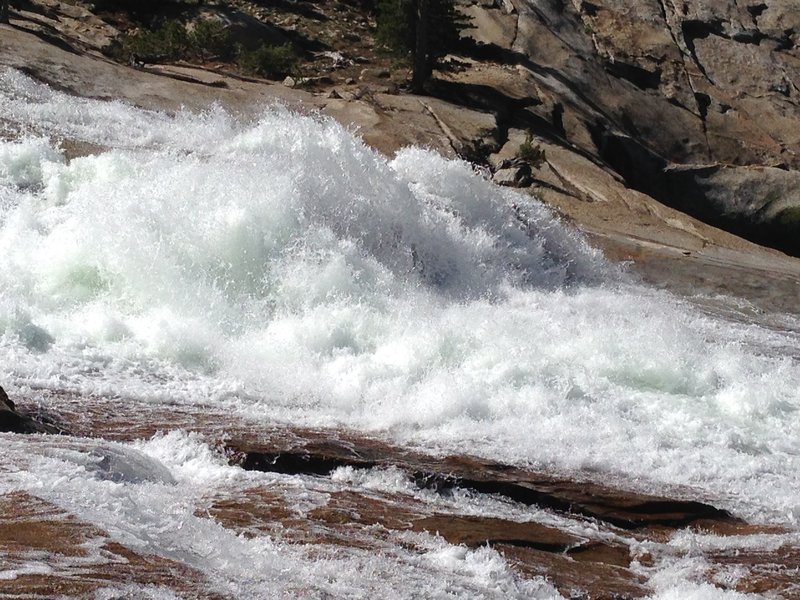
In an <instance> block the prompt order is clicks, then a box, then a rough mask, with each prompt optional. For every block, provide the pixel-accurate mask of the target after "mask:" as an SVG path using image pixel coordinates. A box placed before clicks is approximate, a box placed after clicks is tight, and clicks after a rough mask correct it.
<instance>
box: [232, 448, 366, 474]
mask: <svg viewBox="0 0 800 600" xmlns="http://www.w3.org/2000/svg"><path fill="white" fill-rule="evenodd" d="M234 462H235V464H238V466H240V467H241V468H243V469H244V470H245V471H262V472H266V473H281V474H284V475H329V474H330V473H331V471H333V470H335V469H338V468H339V467H355V468H359V469H369V468H371V467H375V466H377V463H373V462H370V461H359V460H357V459H344V458H339V457H330V456H318V455H313V454H308V453H305V452H278V453H274V454H271V453H260V452H251V453H246V454H243V455H241V456H239V457H237V458H236V460H235V461H234Z"/></svg>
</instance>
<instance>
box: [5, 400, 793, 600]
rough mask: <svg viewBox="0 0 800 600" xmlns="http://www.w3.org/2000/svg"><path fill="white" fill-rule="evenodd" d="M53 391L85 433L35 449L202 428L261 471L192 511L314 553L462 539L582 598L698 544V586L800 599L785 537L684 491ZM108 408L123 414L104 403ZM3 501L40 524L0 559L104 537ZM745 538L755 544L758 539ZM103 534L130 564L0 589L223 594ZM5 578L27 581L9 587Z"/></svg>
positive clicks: (8, 532) (633, 582) (56, 404)
mask: <svg viewBox="0 0 800 600" xmlns="http://www.w3.org/2000/svg"><path fill="white" fill-rule="evenodd" d="M47 394H48V392H46V391H41V392H39V393H38V394H37V395H47ZM49 394H50V395H49V396H48V398H47V401H48V404H49V405H50V406H52V407H53V409H54V410H57V411H58V413H59V414H60V415H61V417H62V420H63V422H64V423H65V424H66V425H67V426H68V427H69V428H70V429H71V430H72V431H73V432H74V433H75V434H76V436H88V437H87V438H83V439H81V438H80V437H75V438H66V437H63V436H54V437H41V438H38V439H37V444H38V446H39V447H41V448H43V449H44V448H48V447H50V446H53V447H54V448H60V447H64V448H70V449H71V450H73V451H74V450H76V449H78V448H81V447H83V446H86V447H91V444H92V443H93V442H92V439H91V438H98V437H101V438H103V439H104V440H117V441H129V440H135V439H142V438H147V437H149V436H151V435H153V434H154V433H156V432H157V431H161V432H165V431H169V430H171V429H176V428H180V429H183V430H186V431H194V432H196V433H197V434H198V435H200V436H201V437H202V438H203V439H205V440H206V441H207V443H209V444H210V445H211V446H212V447H215V448H218V452H219V453H220V455H221V456H224V457H225V460H226V461H227V462H229V463H230V464H231V465H234V466H238V467H240V468H243V469H252V470H260V471H263V472H265V473H268V474H271V475H270V477H269V479H268V481H265V482H264V483H261V484H257V485H256V484H252V483H251V484H249V486H245V487H236V486H234V487H232V488H231V489H229V490H226V489H217V490H216V491H215V492H213V493H210V494H208V495H207V496H206V497H205V498H203V499H201V500H200V501H199V502H198V503H197V505H196V515H197V516H198V517H201V518H204V519H205V518H207V519H211V520H213V521H214V522H216V523H217V524H219V525H221V526H222V527H224V528H225V529H228V530H230V531H233V532H235V533H239V534H242V535H244V536H246V537H250V538H257V537H259V536H268V537H270V538H272V539H275V540H278V541H280V542H282V543H289V544H295V545H301V546H307V547H310V548H313V547H319V548H320V551H324V552H328V551H329V550H330V549H335V548H343V549H353V550H354V551H367V552H381V553H391V552H393V549H394V548H396V547H398V545H399V546H400V547H402V548H404V551H410V552H417V551H418V552H424V551H425V549H424V547H423V546H424V545H425V542H424V541H425V540H426V539H429V538H430V536H434V537H440V538H442V539H444V540H445V541H447V542H448V543H450V544H453V545H457V546H461V547H466V548H481V547H486V546H488V547H490V548H492V549H494V550H495V551H497V552H499V553H500V554H501V555H502V556H503V557H504V558H505V560H506V561H507V563H508V564H509V565H510V566H511V568H512V569H513V570H514V571H515V572H516V573H517V574H518V575H519V576H520V577H523V578H525V577H545V578H546V579H547V580H548V581H549V582H551V583H552V584H553V585H554V586H555V587H556V588H557V589H558V590H559V591H560V592H561V593H562V594H563V595H565V596H566V597H585V598H640V597H645V596H648V595H650V594H652V593H653V588H652V587H651V585H650V582H649V576H650V574H651V573H652V572H654V571H655V570H657V569H658V568H660V566H661V565H663V564H665V563H670V562H671V561H673V562H674V561H678V560H686V559H688V558H689V557H697V556H698V553H699V555H701V556H703V559H704V563H703V564H704V565H705V566H704V569H703V570H702V572H700V573H699V575H698V581H704V582H710V583H712V584H713V585H717V586H719V587H721V588H723V589H731V590H734V589H735V590H739V591H743V592H757V593H762V594H773V595H779V596H780V597H786V598H791V597H796V593H797V584H796V573H797V569H798V568H800V563H799V562H798V555H799V553H798V550H797V548H795V547H793V546H791V545H788V544H787V542H785V541H783V542H779V543H776V544H774V546H775V547H774V548H773V549H772V550H767V549H765V547H769V545H770V542H766V543H764V542H763V540H769V539H772V538H771V537H770V536H773V537H774V539H775V540H778V539H782V538H781V537H780V536H781V535H782V534H783V533H785V532H784V531H783V530H782V529H780V528H776V527H769V526H761V525H752V524H748V523H745V522H743V521H742V520H740V519H736V518H734V517H732V516H731V515H729V514H728V513H727V512H726V511H724V510H720V509H718V508H716V507H714V506H713V505H711V504H708V503H706V502H703V501H702V500H703V499H702V498H693V497H692V495H693V493H694V492H693V491H692V490H675V495H674V496H673V497H668V496H654V495H651V494H647V493H642V492H641V491H636V490H634V489H625V488H624V487H614V486H610V485H607V484H603V483H601V482H598V481H596V480H594V479H592V478H588V477H586V476H585V475H584V476H581V475H580V474H574V475H573V476H570V477H566V476H564V475H559V474H555V473H547V472H537V471H533V470H530V469H527V468H524V467H519V466H514V465H508V464H501V463H497V462H494V461H488V460H485V459H481V458H478V457H472V456H466V455H459V456H437V455H431V454H427V453H425V452H423V451H420V450H418V449H414V448H405V447H400V446H396V445H393V444H391V443H388V442H386V441H384V440H382V439H380V438H378V437H365V436H364V435H360V434H356V433H353V432H348V431H344V430H331V429H319V430H312V429H299V428H292V427H287V426H276V427H274V428H268V429H265V428H263V426H258V425H256V424H254V423H250V422H248V421H246V420H240V419H237V418H232V417H231V416H230V415H224V414H223V413H217V412H215V411H214V409H212V408H209V409H208V410H204V411H200V410H198V408H197V407H181V406H176V407H175V410H174V411H172V412H171V413H170V414H164V413H163V412H162V411H160V410H159V409H158V407H153V406H148V405H147V404H146V403H139V402H136V401H133V400H130V399H129V400H127V401H126V402H120V401H119V399H118V398H116V399H103V398H100V397H80V396H74V395H68V394H62V393H57V394H53V393H49ZM112 405H113V406H115V407H117V408H116V409H115V410H111V406H112ZM87 409H88V410H87ZM70 439H75V440H76V441H75V442H70V441H69V440H70ZM60 440H64V441H60ZM100 443H101V444H103V445H104V447H105V446H106V445H107V444H108V442H105V441H102V442H100ZM97 452H98V451H97V450H95V451H94V454H97ZM102 452H104V453H106V454H108V453H109V450H108V449H105V450H103V451H102ZM111 454H113V452H112V453H111ZM102 475H103V477H108V475H106V474H102ZM300 482H302V485H300ZM298 493H300V495H299V496H298ZM43 507H44V508H43ZM2 508H3V511H0V514H3V515H4V518H6V519H7V520H8V521H10V522H14V523H21V522H22V520H26V521H25V523H28V522H30V523H31V525H30V527H28V525H26V527H28V529H27V531H32V532H36V531H39V530H42V531H44V530H46V533H43V534H42V535H41V536H38V537H37V536H34V537H35V539H34V538H30V539H29V537H30V536H29V537H25V539H21V538H20V537H19V535H20V534H18V533H17V531H19V529H18V528H16V527H11V526H10V525H9V526H8V527H6V528H3V527H0V552H5V553H7V554H9V555H10V556H16V555H15V554H14V553H15V552H17V553H18V554H19V553H21V552H22V548H23V547H29V549H31V548H39V551H41V552H44V553H46V554H47V555H49V556H51V557H58V560H59V561H61V560H62V558H60V557H62V556H69V552H73V553H75V552H83V550H81V548H84V547H85V544H84V543H83V542H81V540H82V539H83V537H80V536H94V537H97V536H100V537H103V538H104V539H105V538H109V539H113V536H109V535H108V534H106V533H103V532H100V531H98V530H96V528H93V527H91V526H89V525H86V524H85V523H81V522H80V521H79V520H76V519H75V518H74V517H72V516H69V515H68V514H66V513H64V511H61V510H60V509H54V508H53V507H52V506H50V505H48V504H47V503H45V502H43V501H41V500H40V499H37V498H35V497H33V496H31V495H29V494H28V495H26V494H15V495H13V496H9V497H7V498H6V499H5V504H3V505H2ZM50 514H52V515H53V516H52V517H50V516H47V515H50ZM26 515H32V516H26ZM42 515H45V516H42ZM42 521H44V524H42ZM62 521H63V523H62ZM42 528H44V529H42ZM65 528H66V529H65ZM62 530H64V531H62ZM65 531H66V532H67V533H65ZM25 535H26V536H27V535H28V534H25ZM31 535H32V534H31ZM420 535H421V536H423V537H422V538H420V537H415V536H420ZM76 536H78V537H76ZM753 540H762V542H760V543H759V544H757V545H756V546H753V545H752V544H753ZM104 543H107V544H109V545H110V547H111V550H109V552H112V553H114V554H115V555H118V556H124V557H126V558H125V560H127V561H128V562H127V563H126V565H127V566H126V568H125V569H119V568H113V569H112V568H111V567H109V566H108V564H106V563H103V565H101V566H98V567H97V572H95V571H87V573H92V574H91V576H89V575H84V574H83V572H81V574H73V575H70V576H69V577H68V576H67V575H66V574H65V575H63V577H65V578H67V579H65V580H63V581H62V579H58V578H55V579H54V577H55V576H54V575H53V574H52V573H47V574H42V573H30V574H27V575H25V576H24V577H22V575H20V576H19V577H17V579H16V580H12V582H11V583H8V582H3V583H2V584H1V585H6V584H7V585H8V586H11V587H9V589H22V590H27V589H31V590H42V589H45V588H46V587H47V586H54V585H59V586H63V589H64V590H66V591H65V592H64V593H65V594H68V595H69V594H75V595H80V594H81V593H85V591H86V590H94V589H97V586H99V585H100V584H102V585H112V584H113V585H127V584H135V585H161V586H165V587H167V588H169V589H172V590H174V591H176V592H177V593H179V594H180V593H184V594H185V593H189V594H190V595H191V594H195V592H196V594H197V595H198V597H217V596H216V595H215V593H212V592H209V591H208V590H209V589H212V588H210V587H208V582H206V581H205V580H204V579H203V577H201V576H199V575H198V574H197V573H196V572H194V571H192V569H191V568H190V567H188V566H186V565H181V564H180V563H178V564H172V562H171V561H170V560H166V559H162V558H160V557H147V556H141V555H139V554H137V553H136V552H132V551H130V550H127V549H125V548H124V546H121V545H119V544H117V543H116V542H111V541H109V542H104ZM126 553H127V554H126ZM15 560H16V559H15ZM19 560H22V559H19ZM65 560H66V559H65ZM114 560H116V559H114ZM15 564H16V563H15ZM59 564H60V563H59ZM110 565H112V566H113V565H115V563H114V562H113V561H111V562H110ZM91 568H92V569H94V568H95V567H91ZM167 570H169V572H172V573H175V572H180V573H182V574H183V575H181V583H180V585H179V586H178V587H176V585H177V584H176V583H175V581H172V582H169V581H165V576H164V573H165V571H167ZM731 573H735V574H736V577H732V576H731ZM59 577H62V576H61V575H59ZM13 581H16V582H17V585H19V586H22V587H16V588H15V587H13V586H14V583H13ZM70 586H72V587H70ZM76 586H77V587H76ZM186 586H188V587H186ZM59 589H62V588H59ZM187 590H189V592H187ZM223 597H224V596H223Z"/></svg>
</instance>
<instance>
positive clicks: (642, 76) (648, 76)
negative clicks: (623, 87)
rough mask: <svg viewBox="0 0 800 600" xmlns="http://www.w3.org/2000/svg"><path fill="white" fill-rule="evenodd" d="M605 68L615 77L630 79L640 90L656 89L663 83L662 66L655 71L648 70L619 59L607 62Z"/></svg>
mask: <svg viewBox="0 0 800 600" xmlns="http://www.w3.org/2000/svg"><path fill="white" fill-rule="evenodd" d="M604 68H605V70H606V71H608V72H609V73H610V74H611V75H613V76H614V77H618V78H621V79H625V80H626V81H630V82H631V83H632V84H633V85H635V86H636V87H637V88H639V89H640V90H655V89H658V87H659V86H660V85H661V69H660V68H658V69H656V70H655V71H648V70H647V69H643V68H642V67H639V66H636V65H631V64H628V63H624V62H621V61H619V60H615V61H613V62H607V63H606V64H605V65H604Z"/></svg>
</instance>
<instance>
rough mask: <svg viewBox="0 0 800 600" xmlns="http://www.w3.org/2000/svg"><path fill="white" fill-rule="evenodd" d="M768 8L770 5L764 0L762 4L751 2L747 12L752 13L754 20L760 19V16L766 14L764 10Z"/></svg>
mask: <svg viewBox="0 0 800 600" xmlns="http://www.w3.org/2000/svg"><path fill="white" fill-rule="evenodd" d="M767 8H769V7H768V6H767V5H766V4H764V3H763V2H762V3H761V4H751V5H750V6H748V7H747V12H749V13H750V16H751V17H753V20H754V21H755V20H757V19H758V17H760V16H761V15H762V14H764V11H765V10H767Z"/></svg>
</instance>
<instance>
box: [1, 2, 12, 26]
mask: <svg viewBox="0 0 800 600" xmlns="http://www.w3.org/2000/svg"><path fill="white" fill-rule="evenodd" d="M9 1H10V0H0V23H8V3H9Z"/></svg>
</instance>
